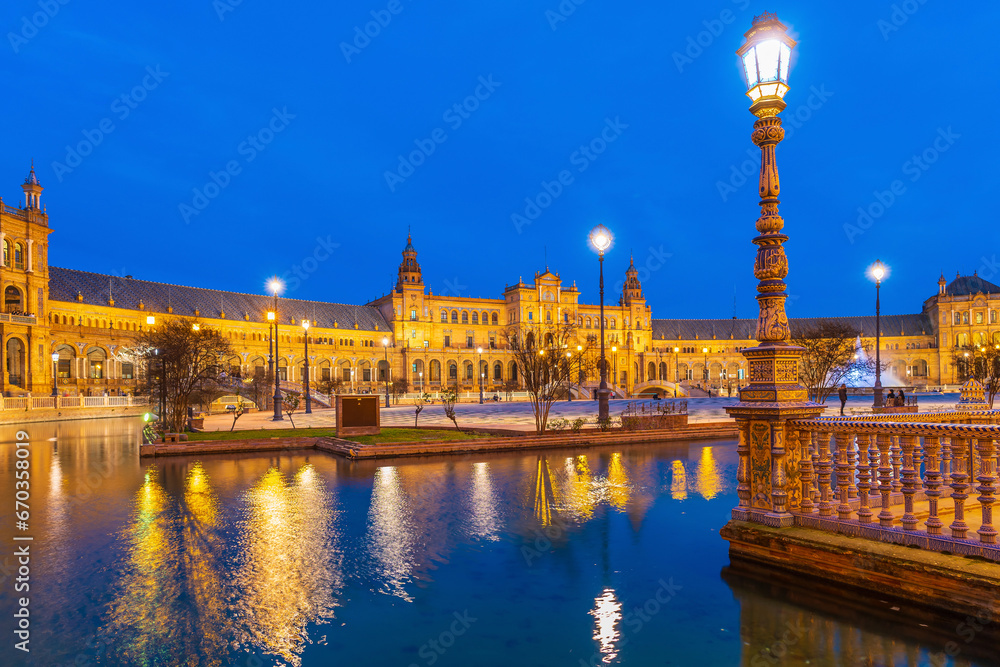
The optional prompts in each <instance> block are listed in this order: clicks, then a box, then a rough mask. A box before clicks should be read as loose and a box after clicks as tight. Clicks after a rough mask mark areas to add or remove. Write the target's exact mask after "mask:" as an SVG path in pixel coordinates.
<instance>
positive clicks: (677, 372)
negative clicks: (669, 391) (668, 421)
mask: <svg viewBox="0 0 1000 667" xmlns="http://www.w3.org/2000/svg"><path fill="white" fill-rule="evenodd" d="M680 352H681V348H679V347H675V348H674V396H677V385H678V384H680V381H681V357H680Z"/></svg>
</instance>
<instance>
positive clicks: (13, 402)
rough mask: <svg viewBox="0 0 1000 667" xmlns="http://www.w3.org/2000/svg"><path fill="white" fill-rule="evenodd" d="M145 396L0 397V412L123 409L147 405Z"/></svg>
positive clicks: (147, 398)
mask: <svg viewBox="0 0 1000 667" xmlns="http://www.w3.org/2000/svg"><path fill="white" fill-rule="evenodd" d="M148 404H149V397H147V396H32V395H31V394H28V395H27V396H15V397H9V398H8V397H4V396H0V411H14V410H21V411H24V410H46V409H49V410H52V409H56V408H58V409H62V408H124V407H131V406H138V405H148Z"/></svg>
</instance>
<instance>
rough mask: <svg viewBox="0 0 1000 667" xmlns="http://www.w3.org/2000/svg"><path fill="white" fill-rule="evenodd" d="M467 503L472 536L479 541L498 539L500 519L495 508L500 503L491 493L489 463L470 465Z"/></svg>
mask: <svg viewBox="0 0 1000 667" xmlns="http://www.w3.org/2000/svg"><path fill="white" fill-rule="evenodd" d="M469 501H470V508H469V509H470V511H471V516H470V521H471V524H472V526H471V533H472V535H473V536H474V537H477V538H479V539H481V540H488V541H494V540H496V539H498V537H497V532H498V531H499V529H500V518H499V517H498V516H497V506H498V505H499V504H500V503H499V500H498V499H497V496H496V494H495V493H494V491H493V480H492V478H491V477H490V464H489V463H485V462H479V463H473V464H472V493H471V497H470V498H469Z"/></svg>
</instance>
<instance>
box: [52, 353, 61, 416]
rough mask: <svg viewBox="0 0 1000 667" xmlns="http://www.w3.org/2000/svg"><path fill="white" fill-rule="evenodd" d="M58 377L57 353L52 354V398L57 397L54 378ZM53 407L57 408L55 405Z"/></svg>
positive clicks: (57, 392)
mask: <svg viewBox="0 0 1000 667" xmlns="http://www.w3.org/2000/svg"><path fill="white" fill-rule="evenodd" d="M58 376H59V353H58V352H53V353H52V398H55V397H57V396H58V395H59V387H58V386H57V385H56V378H57V377H58ZM53 407H59V406H58V405H55V406H53Z"/></svg>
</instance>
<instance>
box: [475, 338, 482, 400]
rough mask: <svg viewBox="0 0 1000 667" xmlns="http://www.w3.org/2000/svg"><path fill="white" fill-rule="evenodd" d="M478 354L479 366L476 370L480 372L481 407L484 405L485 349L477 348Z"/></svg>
mask: <svg viewBox="0 0 1000 667" xmlns="http://www.w3.org/2000/svg"><path fill="white" fill-rule="evenodd" d="M476 352H478V353H479V364H478V366H477V367H476V370H477V371H479V405H482V404H483V348H481V347H477V348H476Z"/></svg>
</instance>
